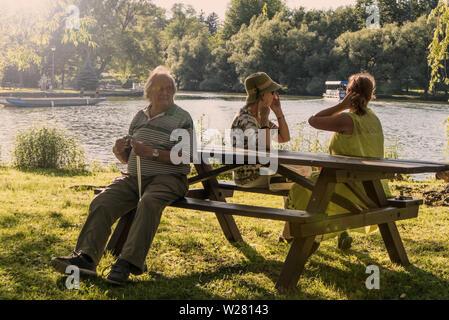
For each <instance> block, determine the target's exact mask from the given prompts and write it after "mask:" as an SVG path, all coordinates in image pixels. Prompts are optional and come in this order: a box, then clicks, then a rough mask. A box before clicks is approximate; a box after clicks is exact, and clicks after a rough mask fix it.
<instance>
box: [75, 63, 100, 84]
mask: <svg viewBox="0 0 449 320" xmlns="http://www.w3.org/2000/svg"><path fill="white" fill-rule="evenodd" d="M82 88H84V89H85V90H96V89H97V88H98V78H97V70H95V68H94V67H93V66H92V64H91V62H90V59H89V58H86V60H85V62H84V64H83V67H82V68H81V69H80V71H79V72H78V75H77V77H76V89H77V90H80V89H82Z"/></svg>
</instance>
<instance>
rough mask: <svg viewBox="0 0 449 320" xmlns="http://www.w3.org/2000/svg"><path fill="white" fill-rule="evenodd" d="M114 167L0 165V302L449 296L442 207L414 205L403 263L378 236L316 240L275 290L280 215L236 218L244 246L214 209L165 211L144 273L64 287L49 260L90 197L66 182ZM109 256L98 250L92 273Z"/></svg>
mask: <svg viewBox="0 0 449 320" xmlns="http://www.w3.org/2000/svg"><path fill="white" fill-rule="evenodd" d="M115 176H117V173H114V172H102V173H95V174H84V175H82V174H81V175H73V174H70V173H68V172H64V171H56V170H49V171H33V172H21V171H17V170H15V169H11V168H0V199H1V200H0V299H401V298H402V299H404V298H405V299H449V209H448V208H447V207H428V206H426V205H424V206H422V208H421V210H420V215H419V218H418V219H414V220H408V221H405V222H399V223H398V226H399V231H400V233H401V235H402V238H403V241H404V245H405V248H406V249H407V252H408V255H409V259H410V262H411V263H412V266H410V267H406V268H404V267H401V266H396V265H394V264H392V263H391V262H390V260H389V258H388V254H387V252H386V250H385V249H384V245H383V241H382V239H381V236H380V234H379V233H376V234H374V235H371V236H369V237H364V236H362V235H359V234H353V237H354V244H353V247H352V249H351V250H349V251H348V252H342V251H340V250H338V249H337V248H336V247H337V241H336V239H333V240H329V241H326V242H323V243H322V245H321V247H320V249H319V250H318V251H317V253H316V254H314V255H313V256H312V258H311V259H310V260H309V261H308V263H307V264H306V268H305V272H304V273H303V275H302V277H301V279H300V281H299V282H298V286H297V288H296V289H295V290H293V291H292V292H290V293H289V294H287V295H282V294H278V293H277V292H276V290H275V288H274V285H275V281H276V280H277V278H278V276H279V273H280V271H281V266H282V263H283V261H284V259H285V257H286V254H287V251H288V248H289V245H288V244H279V243H278V236H279V234H280V232H281V230H282V227H283V224H282V223H281V222H274V221H268V220H257V219H252V218H244V217H236V221H237V224H238V226H239V228H240V231H241V233H242V235H243V237H244V239H245V242H244V243H237V244H231V243H229V242H228V241H227V240H226V239H225V237H224V236H223V233H222V231H221V229H220V227H219V225H218V222H217V220H216V218H215V215H213V214H208V213H203V212H198V211H188V210H181V209H174V208H167V209H166V210H165V212H164V215H163V217H162V221H161V225H160V227H159V230H158V233H157V235H156V237H155V239H154V242H153V245H152V247H151V249H150V252H149V254H148V257H147V264H148V268H149V272H148V273H147V274H144V275H141V276H138V277H134V276H132V277H131V283H130V284H129V285H127V286H125V287H122V288H121V287H119V288H117V287H113V286H110V285H108V284H107V283H106V282H105V281H104V279H103V278H101V277H98V278H82V282H81V285H80V288H79V290H68V289H66V287H65V280H66V277H65V276H63V275H61V274H58V273H56V272H54V271H53V269H52V267H51V266H50V259H51V258H52V257H54V256H61V255H67V254H69V253H70V252H71V251H72V250H73V247H74V246H75V242H76V239H77V236H78V234H79V232H80V230H81V227H82V225H83V223H84V221H85V219H86V216H87V211H88V206H89V203H90V201H91V200H92V199H93V197H94V195H93V192H92V191H90V190H85V191H76V190H74V189H71V188H70V187H71V186H74V185H96V186H101V185H107V184H108V183H109V182H110V181H111V180H112V179H113V178H114V177H115ZM443 187H444V185H442V184H438V183H436V182H428V183H424V182H419V183H418V182H417V183H410V182H397V183H394V184H392V189H393V190H395V192H396V193H398V188H400V189H401V190H405V191H406V194H407V192H411V193H414V192H418V193H417V194H416V195H417V196H419V195H420V192H419V191H422V190H440V189H443ZM234 201H242V202H245V203H248V204H253V205H266V206H276V207H282V204H283V202H282V198H279V197H271V196H265V195H263V196H262V195H255V194H251V195H250V194H244V193H239V192H237V193H236V195H235V198H234ZM112 263H113V259H112V257H111V256H107V257H105V258H104V259H103V260H102V261H101V263H100V265H99V267H98V271H99V273H100V274H101V273H102V272H104V274H107V272H108V269H109V268H108V267H109V266H110V265H111V264H112ZM369 265H377V266H379V268H380V290H368V289H366V287H365V281H366V279H367V277H368V276H369V275H368V274H366V273H365V271H366V267H367V266H369Z"/></svg>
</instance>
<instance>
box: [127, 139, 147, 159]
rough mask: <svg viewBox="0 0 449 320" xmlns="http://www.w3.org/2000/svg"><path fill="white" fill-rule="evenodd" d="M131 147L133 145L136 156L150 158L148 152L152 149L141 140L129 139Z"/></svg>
mask: <svg viewBox="0 0 449 320" xmlns="http://www.w3.org/2000/svg"><path fill="white" fill-rule="evenodd" d="M131 147H133V151H134V153H135V154H136V155H137V156H139V157H147V158H148V157H149V158H151V156H149V154H150V152H151V151H152V150H151V148H150V147H147V146H146V145H145V144H144V143H143V142H140V141H137V140H131Z"/></svg>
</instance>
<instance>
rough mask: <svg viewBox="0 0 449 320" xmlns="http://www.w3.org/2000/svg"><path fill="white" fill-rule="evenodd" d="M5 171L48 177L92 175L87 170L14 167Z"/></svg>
mask: <svg viewBox="0 0 449 320" xmlns="http://www.w3.org/2000/svg"><path fill="white" fill-rule="evenodd" d="M4 168H5V169H7V168H10V169H15V170H18V171H20V172H23V173H32V174H37V175H42V176H48V177H86V176H91V175H93V173H92V172H91V171H88V170H69V169H23V168H22V169H21V168H16V167H4Z"/></svg>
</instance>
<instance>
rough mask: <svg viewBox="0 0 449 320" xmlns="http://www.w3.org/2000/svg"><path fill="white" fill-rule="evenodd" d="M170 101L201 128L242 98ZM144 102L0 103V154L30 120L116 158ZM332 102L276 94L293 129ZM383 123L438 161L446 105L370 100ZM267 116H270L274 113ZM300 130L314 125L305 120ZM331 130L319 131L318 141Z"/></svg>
mask: <svg viewBox="0 0 449 320" xmlns="http://www.w3.org/2000/svg"><path fill="white" fill-rule="evenodd" d="M176 103H177V104H178V105H179V106H181V107H182V108H184V109H185V110H187V111H189V112H190V114H191V116H192V118H193V120H194V123H195V125H197V126H198V124H199V123H200V121H201V123H202V126H203V128H205V129H207V128H211V129H218V130H224V129H227V128H229V126H230V124H231V122H232V120H233V118H234V116H235V114H236V113H237V112H238V110H239V109H240V108H241V107H242V106H243V104H244V96H242V95H232V94H231V95H227V94H213V93H202V94H197V93H179V94H178V95H177V98H176ZM146 105H147V102H146V101H144V100H143V99H125V100H124V99H117V100H110V101H107V102H105V103H102V104H100V105H97V106H82V107H60V108H19V107H4V108H0V119H1V127H0V141H1V148H2V149H1V157H2V160H3V161H9V158H10V156H9V150H10V149H11V148H12V144H13V140H14V135H15V133H16V131H17V130H19V129H24V128H27V127H29V126H30V125H32V124H33V123H35V124H43V123H47V122H51V123H55V124H57V125H58V126H61V127H63V128H65V129H67V130H68V131H70V132H71V133H73V134H75V135H76V136H77V137H78V138H79V139H80V141H81V143H82V145H83V146H84V148H85V149H86V153H87V156H88V158H89V159H97V160H100V161H102V162H103V163H104V164H109V163H111V162H116V160H115V158H114V156H113V154H112V152H111V148H112V146H113V144H114V141H115V140H116V139H117V138H118V137H121V136H123V135H126V134H127V133H128V126H129V124H130V122H131V120H132V118H133V116H134V115H135V114H136V112H137V111H139V110H140V109H143V108H144V107H145V106H146ZM331 105H332V102H328V101H324V100H320V99H315V100H310V99H304V98H293V99H292V98H289V99H284V100H282V106H283V109H284V113H285V115H286V119H287V122H288V124H289V126H290V128H292V131H293V135H295V132H294V131H295V128H297V127H298V126H299V125H300V124H301V123H303V122H305V121H307V119H308V118H309V117H310V116H311V115H313V114H315V113H317V112H318V111H320V110H321V109H323V108H325V107H329V106H331ZM371 108H372V109H373V110H374V112H375V113H376V114H377V115H378V116H379V118H380V120H381V121H382V124H383V127H384V133H385V138H386V141H387V142H388V141H389V140H392V139H395V138H396V137H397V138H398V140H399V143H400V146H399V147H400V157H401V158H402V159H425V160H432V161H444V160H445V158H444V152H443V150H444V148H445V145H446V138H445V128H444V125H443V123H444V120H445V119H446V118H447V116H448V114H447V106H446V105H442V104H429V103H426V104H420V103H405V102H383V101H375V102H373V103H371ZM272 116H273V120H275V117H274V115H273V114H272ZM305 131H306V134H309V133H310V134H314V133H315V132H316V131H315V130H314V129H312V128H310V127H309V126H308V125H306V126H305ZM331 135H332V133H320V135H319V137H320V140H321V141H322V142H323V143H324V141H326V140H327V139H329V138H330V137H331Z"/></svg>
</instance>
